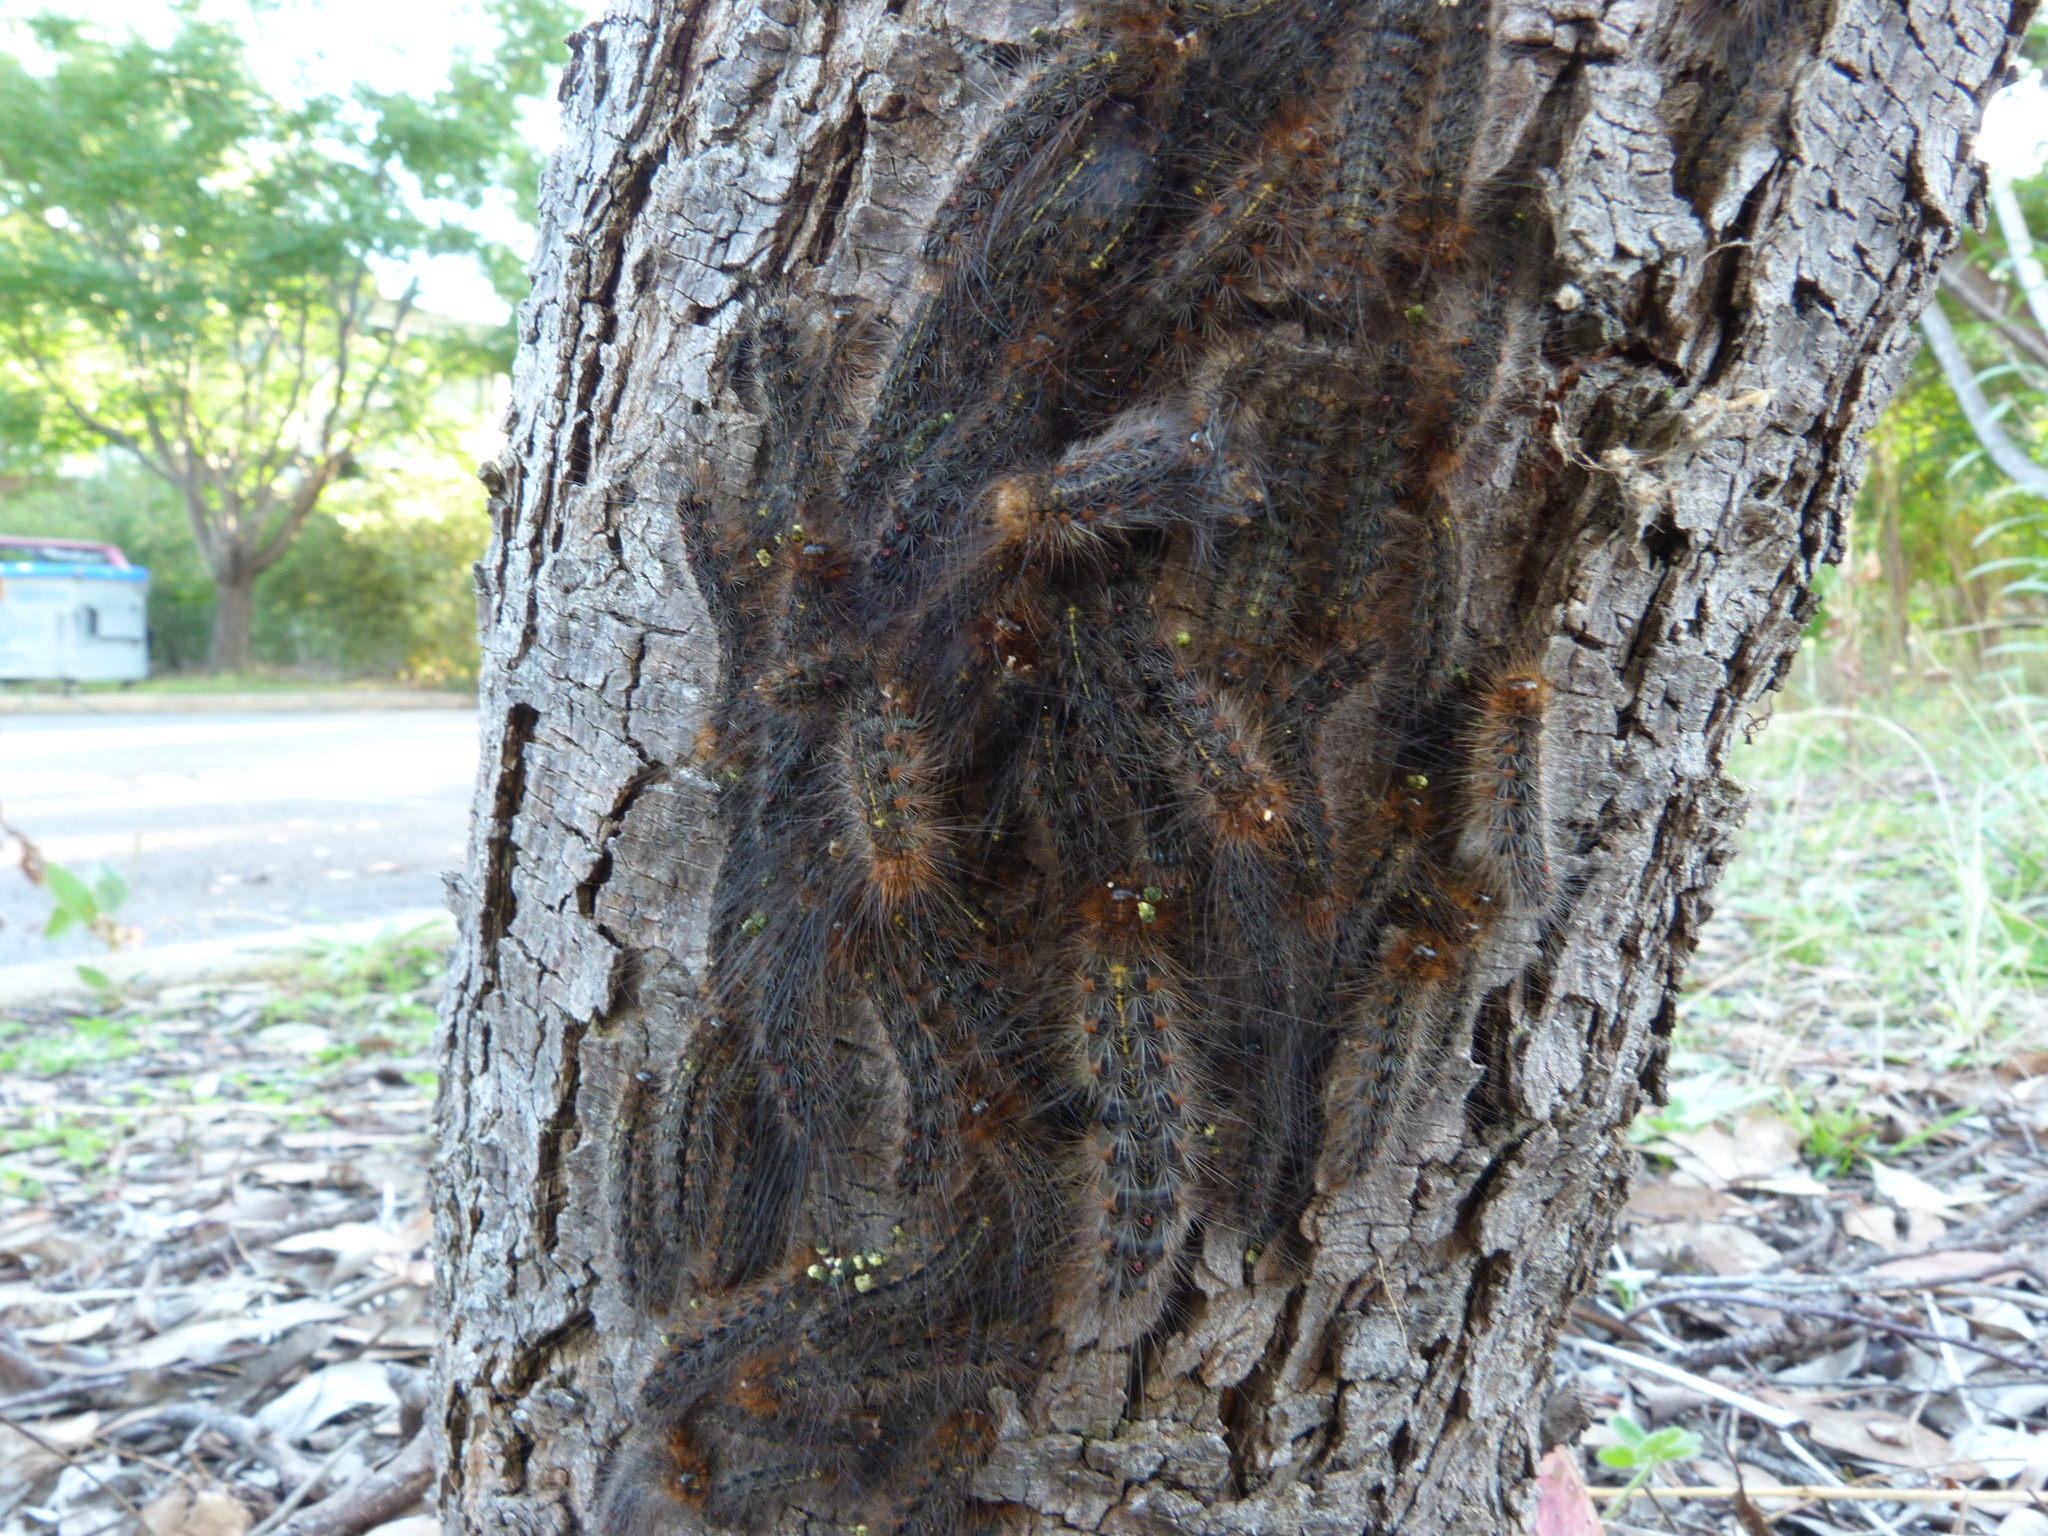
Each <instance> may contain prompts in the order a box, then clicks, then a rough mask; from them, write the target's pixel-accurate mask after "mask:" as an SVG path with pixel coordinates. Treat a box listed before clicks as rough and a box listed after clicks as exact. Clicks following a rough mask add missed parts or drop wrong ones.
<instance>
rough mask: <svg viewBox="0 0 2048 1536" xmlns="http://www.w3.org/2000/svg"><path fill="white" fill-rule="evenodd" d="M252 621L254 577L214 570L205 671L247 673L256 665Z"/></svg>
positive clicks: (229, 571) (242, 573) (231, 571)
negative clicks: (209, 642)
mask: <svg viewBox="0 0 2048 1536" xmlns="http://www.w3.org/2000/svg"><path fill="white" fill-rule="evenodd" d="M255 621H256V578H255V577H254V576H253V575H251V574H250V573H249V572H247V571H245V570H242V569H240V568H234V569H229V570H226V571H221V570H216V571H215V572H214V577H213V643H212V644H211V645H210V646H209V647H208V648H207V653H206V669H207V671H209V672H247V671H248V670H249V669H250V668H251V667H252V666H254V665H255V662H256V653H255V649H254V643H253V632H254V625H255Z"/></svg>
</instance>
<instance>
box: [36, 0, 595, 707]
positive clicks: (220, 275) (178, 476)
mask: <svg viewBox="0 0 2048 1536" xmlns="http://www.w3.org/2000/svg"><path fill="white" fill-rule="evenodd" d="M487 10H488V12H489V14H490V16H491V18H492V20H493V21H494V22H495V23H496V24H497V26H498V28H499V31H500V40H499V45H498V47H497V49H496V50H495V51H494V52H493V53H491V54H489V55H487V56H476V55H472V56H469V57H465V58H462V59H460V60H458V62H457V64H456V66H455V68H454V69H453V70H452V72H451V75H450V79H449V82H448V84H447V86H446V87H445V88H443V89H442V90H441V91H439V92H437V93H436V94H435V95H434V96H432V97H431V98H428V99H419V98H415V97H411V96H405V95H395V94H389V93H384V92H379V91H376V90H373V89H371V88H369V87H367V86H359V87H358V88H357V89H356V90H355V91H354V92H353V94H352V96H351V97H349V98H348V99H342V98H338V97H329V96H316V97H312V98H310V99H308V100H305V101H303V102H297V103H288V102H284V101H280V100H278V99H276V98H274V97H272V96H270V95H269V94H267V93H266V92H265V91H264V90H263V89H262V88H261V87H260V85H259V84H258V83H257V81H256V80H255V78H254V76H253V75H252V74H251V73H250V71H249V69H248V67H247V65H246V63H245V60H244V57H243V49H242V44H241V40H240V38H239V37H238V36H237V35H236V33H235V32H234V31H233V30H232V29H231V28H229V27H226V26H222V25H219V24H215V23H209V22H205V21H202V20H200V19H199V17H198V16H197V14H196V12H194V11H192V10H190V9H187V10H184V11H183V12H181V15H180V25H179V28H178V31H177V33H176V34H175V36H173V37H172V39H171V40H170V42H169V43H168V44H167V45H165V46H164V47H161V48H158V47H154V46H152V45H150V44H149V43H147V42H145V41H143V40H142V39H140V38H136V37H129V38H126V39H122V40H111V39H108V38H106V37H103V36H102V35H100V34H99V33H98V32H96V31H94V30H93V29H91V28H90V27H89V26H88V25H87V24H85V23H84V22H81V21H76V20H70V19H65V18H60V17H55V16H44V17H42V18H40V19H38V20H36V21H34V22H32V23H30V24H29V29H30V32H31V33H32V35H33V37H34V39H35V41H36V42H37V44H38V45H39V47H40V48H41V50H42V52H43V54H44V55H45V56H46V59H47V61H48V67H46V68H31V67H30V66H29V65H28V64H25V63H24V62H23V61H21V60H19V59H14V58H8V57H4V56H0V435H4V436H5V438H6V440H7V442H8V443H9V445H10V447H9V450H8V451H9V454H10V457H9V458H8V459H7V460H5V461H0V471H6V470H12V471H14V472H15V473H32V472H34V471H35V470H36V469H38V468H42V467H46V466H47V463H48V462H49V459H50V456H51V455H52V454H54V453H58V452H62V451H65V450H67V449H74V448H76V447H78V446H82V445H88V444H90V445H105V446H111V447H113V448H116V449H120V450H125V451H126V452H127V453H128V454H130V455H132V456H133V457H134V459H135V460H136V461H137V462H139V463H140V464H141V465H142V466H143V467H144V468H145V469H147V470H148V471H149V472H150V473H152V474H154V475H156V476H157V477H159V478H160V479H161V480H162V481H163V482H164V483H165V484H167V485H168V486H170V487H171V488H172V489H173V491H174V492H175V493H176V495H177V498H178V501H179V503H180V505H181V508H182V511H183V515H184V517H185V520H186V522H187V524H188V526H189V528H190V530H191V535H192V538H193V540H194V542H195V544H196V546H197V549H198V552H199V554H200V555H201V557H202V558H203V559H204V561H205V564H206V567H207V569H208V572H209V574H210V576H211V578H212V582H213V585H214V589H215V601H214V604H213V620H212V634H211V640H210V659H211V661H212V663H213V664H214V665H215V666H219V667H225V668H240V667H245V666H247V665H248V664H249V663H250V661H251V660H252V657H253V651H252V649H251V647H252V644H253V640H254V620H255V590H254V589H255V581H256V578H257V577H258V576H259V575H261V574H262V573H263V572H265V571H267V570H269V569H271V568H272V567H274V566H276V565H277V564H278V563H279V562H280V561H281V560H283V559H284V558H285V556H286V554H287V552H288V551H289V550H290V549H291V547H292V544H293V541H294V540H295V539H296V538H297V537H298V536H299V534H300V532H301V530H303V529H305V528H306V527H307V525H308V521H309V519H311V518H312V517H313V515H314V513H315V510H316V509H317V508H318V507H319V506H320V504H321V500H322V497H323V496H324V495H325V494H326V493H327V491H328V490H329V488H330V487H331V486H333V485H334V484H335V483H336V481H337V480H338V479H340V478H341V477H342V476H344V475H345V474H347V473H348V472H349V470H350V468H351V466H352V465H354V464H356V463H357V462H358V461H359V460H361V459H362V458H363V457H364V456H365V455H367V454H370V453H372V452H373V451H374V450H375V449H376V448H377V447H378V446H380V445H390V444H394V443H399V442H403V441H406V440H408V439H411V440H417V439H419V438H421V437H422V436H431V435H432V434H433V432H434V431H435V427H436V418H435V411H434V398H435V391H436V388H437V386H438V385H439V384H440V383H442V382H443V381H444V380H446V379H448V378H449V377H451V376H453V375H458V374H461V373H464V372H475V371H478V370H485V369H493V368H498V367H502V366H503V365H504V361H505V358H506V356H507V355H508V353H509V349H510V340H511V338H510V335H509V327H508V328H506V330H505V333H503V334H500V335H497V336H493V337H489V338H483V339H478V338H474V337H470V336H467V335H464V334H461V333H459V332H454V331H451V329H450V328H448V327H438V328H436V327H428V326H426V325H423V324H420V323H418V320H417V318H416V317H415V316H414V315H413V314H412V312H411V310H412V306H411V301H410V298H409V297H406V298H401V299H399V300H397V301H396V302H393V301H391V300H387V299H383V298H380V297H379V294H378V288H377V273H378V270H379V268H380V267H382V268H384V269H385V270H389V269H390V266H391V265H392V264H396V263H403V262H406V261H409V260H412V259H414V258H417V257H420V256H423V255H432V254H445V253H451V252H456V253H468V254H471V255H473V256H475V257H476V258H477V259H479V260H480V261H481V262H482V263H483V264H484V266H485V267H486V269H487V270H488V271H490V273H491V274H492V276H493V278H494V280H496V281H497V282H498V283H499V284H500V286H501V290H503V291H506V292H508V296H516V289H517V286H518V284H519V282H520V281H521V275H520V273H519V271H518V267H517V262H516V259H515V258H514V257H513V256H512V255H511V253H509V252H508V251H506V250H504V249H502V248H500V247H497V246H494V245H492V244H490V243H489V242H487V241H485V240H483V239H481V238H480V237H479V236H478V235H476V234H475V233H474V232H473V231H472V230H471V229H470V228H469V226H468V225H467V224H466V223H464V221H463V219H462V217H461V215H462V210H463V209H464V208H465V207H470V208H473V207H476V206H479V205H481V204H482V202H483V201H484V200H485V199H486V198H487V197H488V196H490V195H491V194H492V192H493V191H494V190H495V189H500V188H508V187H516V188H519V189H521V190H522V192H523V193H524V194H525V195H526V197H527V198H528V199H530V193H531V188H532V186H533V182H534V175H535V169H536V167H535V164H534V159H533V156H532V153H531V151H530V150H528V149H527V148H526V147H525V145H524V143H523V141H522V140H521V138H520V135H519V133H518V131H517V116H518V111H519V103H520V99H521V98H522V97H525V96H530V95H532V94H534V93H536V92H537V91H538V90H540V89H541V87H542V83H543V80H544V77H545V75H546V72H547V69H548V67H549V65H550V63H551V62H552V61H553V60H554V59H555V57H556V56H558V55H559V54H560V52H561V49H560V44H559V41H558V40H559V39H560V38H561V36H562V35H563V33H564V32H566V31H567V30H568V28H569V27H570V26H571V25H572V24H573V21H574V16H575V13H574V12H573V11H572V10H570V9H569V8H568V7H567V6H566V5H564V4H562V3H560V0H490V3H489V4H488V5H487Z"/></svg>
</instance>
